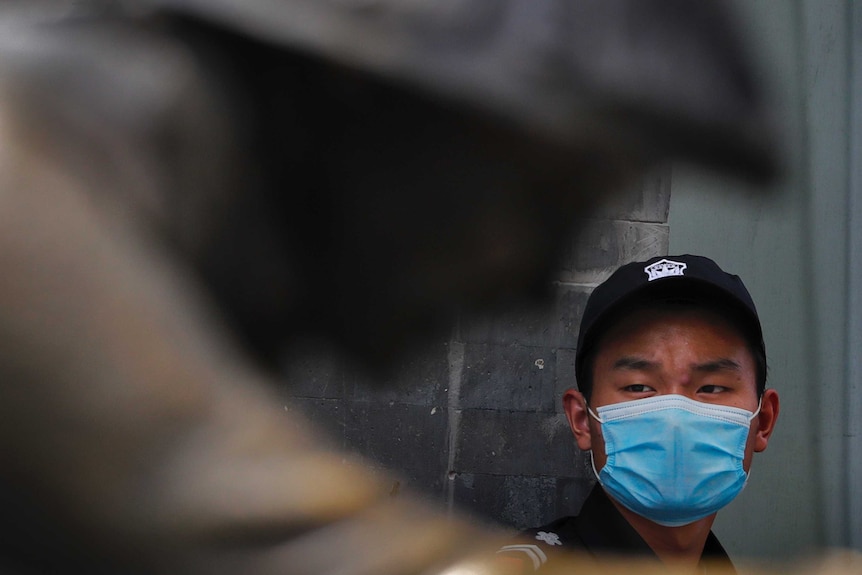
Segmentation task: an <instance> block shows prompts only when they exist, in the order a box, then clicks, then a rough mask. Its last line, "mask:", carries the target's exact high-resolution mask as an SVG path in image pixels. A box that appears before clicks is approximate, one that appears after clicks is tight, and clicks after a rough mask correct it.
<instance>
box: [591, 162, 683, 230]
mask: <svg viewBox="0 0 862 575" xmlns="http://www.w3.org/2000/svg"><path fill="white" fill-rule="evenodd" d="M670 189H671V167H670V166H669V165H668V166H660V167H658V168H657V169H655V170H653V172H651V173H650V174H648V175H647V176H646V177H644V178H643V180H642V181H640V182H636V183H633V184H632V185H630V186H629V187H628V188H627V189H625V190H624V191H622V192H621V193H619V194H618V195H614V196H610V197H608V198H607V201H605V202H600V203H599V205H598V206H596V210H595V212H594V214H593V217H594V218H596V219H607V220H629V221H634V222H653V223H667V216H668V210H669V209H670Z"/></svg>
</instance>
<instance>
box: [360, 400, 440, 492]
mask: <svg viewBox="0 0 862 575" xmlns="http://www.w3.org/2000/svg"><path fill="white" fill-rule="evenodd" d="M431 411H432V409H429V408H427V407H425V406H416V405H405V404H400V403H393V404H391V405H390V404H386V405H378V404H370V403H359V402H356V403H352V404H351V405H349V406H348V412H347V416H346V421H345V426H344V433H345V438H346V443H347V446H348V448H350V449H352V450H354V451H355V452H357V453H359V454H361V455H362V456H364V457H367V458H369V459H371V460H373V461H375V462H377V463H378V464H379V465H381V466H382V467H384V468H386V469H390V470H392V471H394V472H396V473H398V474H399V475H402V476H404V477H405V478H408V479H410V483H407V484H406V485H405V488H408V489H415V490H417V491H423V492H436V493H440V492H441V491H442V489H443V484H444V479H445V478H446V474H447V473H448V449H447V444H448V419H447V411H446V410H445V409H439V408H433V411H434V413H433V414H432V413H431Z"/></svg>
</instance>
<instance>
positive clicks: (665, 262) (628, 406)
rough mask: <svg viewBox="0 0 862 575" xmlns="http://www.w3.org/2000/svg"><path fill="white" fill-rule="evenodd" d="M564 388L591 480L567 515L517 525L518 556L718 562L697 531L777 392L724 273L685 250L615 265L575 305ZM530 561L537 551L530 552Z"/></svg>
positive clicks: (759, 447) (734, 279) (770, 412)
mask: <svg viewBox="0 0 862 575" xmlns="http://www.w3.org/2000/svg"><path fill="white" fill-rule="evenodd" d="M575 362H576V365H575V370H576V376H577V381H578V389H577V390H576V389H569V390H567V391H566V392H565V394H564V395H563V405H564V408H565V412H566V417H567V418H568V421H569V424H570V426H571V428H572V432H573V433H574V436H575V441H576V442H577V444H578V447H579V448H580V449H582V450H584V451H588V452H589V453H590V457H591V460H592V466H593V469H594V471H595V474H596V477H597V479H598V483H597V484H596V485H595V486H594V488H593V490H592V491H591V493H590V494H589V496H588V498H587V500H586V502H585V503H584V505H583V507H582V509H581V511H580V513H579V514H578V515H577V516H574V517H566V518H562V519H558V520H557V521H554V522H553V523H550V524H548V525H545V526H543V527H540V528H537V529H532V530H529V531H527V532H526V533H525V535H526V536H528V537H529V538H530V539H532V540H533V541H531V543H530V544H529V546H527V547H524V546H519V545H515V546H509V547H506V548H504V549H503V553H504V554H505V555H508V556H513V557H517V555H518V553H528V554H531V557H532V556H536V555H537V554H539V556H540V557H546V558H550V559H549V560H548V563H553V562H554V561H553V557H554V551H555V550H557V549H567V550H568V549H579V550H586V551H588V552H589V553H590V554H592V555H595V556H598V557H601V556H602V555H610V554H615V555H641V556H651V557H654V558H657V559H658V560H660V561H661V562H663V563H664V564H666V565H669V566H673V567H676V568H679V569H681V570H691V571H694V570H695V568H696V567H697V566H698V565H701V566H702V567H708V566H709V565H710V564H712V563H716V564H719V565H721V566H722V567H724V568H727V567H729V566H730V562H729V561H730V560H729V559H728V557H727V554H726V553H725V551H724V549H723V548H722V547H721V545H720V544H719V542H718V540H717V539H716V537H715V535H714V534H713V533H712V531H711V530H710V528H711V526H712V523H713V521H714V520H715V516H716V513H717V512H718V510H719V509H721V508H722V507H724V506H725V505H727V504H728V503H730V501H732V500H733V498H734V497H735V496H736V495H737V494H738V493H739V492H740V491H741V490H742V488H743V487H744V486H745V484H746V481H747V478H748V473H749V470H750V468H751V463H752V456H753V453H755V452H761V451H763V450H764V449H766V446H767V443H768V441H769V438H770V436H771V434H772V431H773V429H774V426H775V422H776V420H777V418H778V412H779V401H778V393H777V392H776V391H775V390H774V389H766V387H765V385H766V350H765V346H764V343H763V336H762V332H761V327H760V321H759V319H758V316H757V311H756V309H755V306H754V302H753V301H752V299H751V296H750V295H749V293H748V291H747V290H746V288H745V286H744V285H743V283H742V281H741V280H740V278H739V277H738V276H735V275H730V274H728V273H726V272H724V271H722V270H721V269H720V268H719V267H718V265H716V264H715V262H713V261H712V260H710V259H708V258H705V257H700V256H693V255H682V256H668V257H666V258H661V257H660V258H652V259H650V260H648V261H645V262H634V263H629V264H627V265H624V266H622V267H621V268H619V269H618V270H617V271H616V272H615V273H614V274H613V275H611V276H610V277H609V278H608V279H607V280H606V281H605V282H604V283H602V284H601V285H599V286H598V287H596V289H595V290H594V291H593V293H592V294H591V296H590V299H589V300H588V302H587V306H586V308H585V309H584V315H583V319H582V321H581V327H580V334H579V338H578V348H577V354H576V359H575ZM540 563H541V562H540Z"/></svg>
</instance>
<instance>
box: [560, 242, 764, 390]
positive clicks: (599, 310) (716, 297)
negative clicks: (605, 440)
mask: <svg viewBox="0 0 862 575" xmlns="http://www.w3.org/2000/svg"><path fill="white" fill-rule="evenodd" d="M668 299H683V300H685V301H689V302H693V303H694V304H697V303H698V302H703V304H704V306H709V307H716V306H719V307H727V308H733V309H735V310H737V311H738V312H739V315H740V317H741V318H742V320H743V322H744V323H745V325H743V326H741V328H742V329H743V330H744V331H745V335H746V336H747V337H749V339H750V341H751V342H752V345H759V351H760V352H761V353H762V356H763V357H766V346H765V344H764V342H763V331H762V329H761V327H760V319H759V318H758V316H757V309H756V308H755V307H754V300H752V299H751V294H749V293H748V290H747V289H746V288H745V285H744V284H743V283H742V280H741V279H740V278H739V276H736V275H733V274H729V273H727V272H725V271H724V270H722V269H721V268H720V267H718V264H716V263H715V262H714V261H712V260H711V259H709V258H705V257H703V256H693V255H688V254H686V255H681V256H660V257H655V258H652V259H649V260H647V261H643V262H633V263H630V264H626V265H624V266H622V267H621V268H619V269H618V270H617V271H615V272H614V273H613V274H612V275H611V276H610V277H609V278H608V279H607V280H605V281H604V283H602V284H600V285H599V286H598V287H596V288H595V289H594V290H593V293H592V294H591V295H590V298H589V300H588V301H587V306H586V308H585V309H584V315H583V317H582V318H581V327H580V331H579V334H578V350H577V355H576V358H575V374H576V377H577V378H578V381H579V382H582V381H584V379H583V377H582V370H583V369H584V367H585V366H584V365H583V364H584V359H585V357H586V356H587V352H589V351H590V349H592V347H593V346H594V345H595V343H596V341H597V339H598V337H600V335H601V333H602V332H603V331H604V329H605V328H606V327H607V326H608V325H607V320H608V319H612V318H613V316H614V314H615V312H617V311H618V310H621V309H624V308H627V307H629V306H635V305H637V306H639V305H642V304H648V303H649V302H656V301H661V300H668ZM582 391H585V390H582Z"/></svg>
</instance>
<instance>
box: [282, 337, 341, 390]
mask: <svg viewBox="0 0 862 575" xmlns="http://www.w3.org/2000/svg"><path fill="white" fill-rule="evenodd" d="M281 374H282V377H281V382H282V384H283V390H284V392H285V393H286V394H287V395H288V396H290V397H308V398H320V399H340V398H342V397H344V394H345V378H344V369H343V368H342V358H341V357H339V356H338V354H336V353H335V352H334V351H333V350H332V349H331V348H330V347H328V346H326V345H324V344H322V343H318V344H312V343H307V344H297V345H296V346H294V347H293V348H291V351H290V353H289V354H287V355H286V356H285V357H284V360H283V364H282V367H281Z"/></svg>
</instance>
